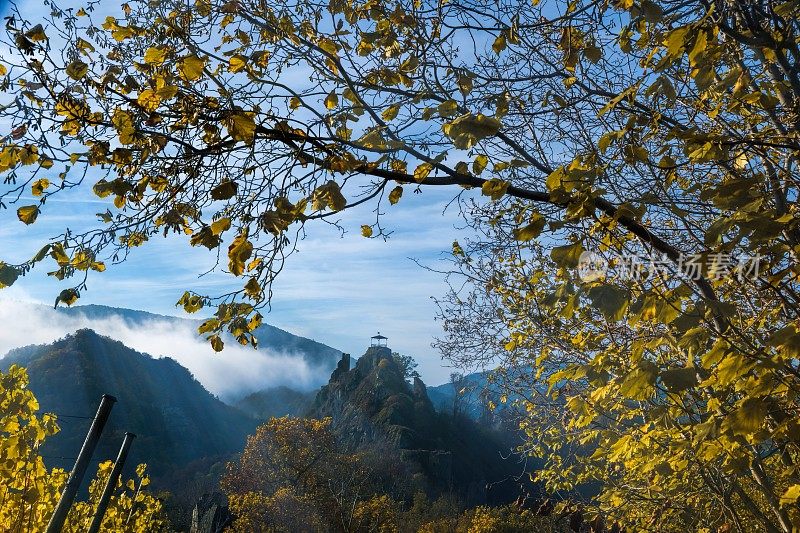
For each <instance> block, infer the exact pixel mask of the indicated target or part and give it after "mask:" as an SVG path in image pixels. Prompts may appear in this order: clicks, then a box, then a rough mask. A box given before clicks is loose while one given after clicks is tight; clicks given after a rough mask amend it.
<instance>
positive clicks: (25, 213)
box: [17, 205, 39, 225]
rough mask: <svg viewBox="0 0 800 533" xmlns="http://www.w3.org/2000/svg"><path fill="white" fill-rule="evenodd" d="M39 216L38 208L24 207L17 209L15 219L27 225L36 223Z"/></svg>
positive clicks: (34, 206)
mask: <svg viewBox="0 0 800 533" xmlns="http://www.w3.org/2000/svg"><path fill="white" fill-rule="evenodd" d="M38 216H39V207H38V206H36V205H26V206H23V207H20V208H19V209H17V217H18V218H19V219H20V220H21V221H22V222H24V223H25V224H27V225H30V224H33V223H34V222H36V217H38Z"/></svg>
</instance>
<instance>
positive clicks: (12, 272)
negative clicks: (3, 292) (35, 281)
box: [0, 262, 19, 289]
mask: <svg viewBox="0 0 800 533" xmlns="http://www.w3.org/2000/svg"><path fill="white" fill-rule="evenodd" d="M18 277H19V271H18V270H17V269H16V268H14V267H12V266H10V265H7V264H5V263H3V262H0V289H4V288H6V287H10V286H11V285H13V284H14V282H15V281H17V278H18Z"/></svg>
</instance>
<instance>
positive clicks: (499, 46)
mask: <svg viewBox="0 0 800 533" xmlns="http://www.w3.org/2000/svg"><path fill="white" fill-rule="evenodd" d="M506 46H507V43H506V35H505V33H501V34H500V35H498V36H497V38H496V39H495V40H494V42H493V43H492V50H494V53H495V54H497V55H500V52H502V51H503V50H505V49H506Z"/></svg>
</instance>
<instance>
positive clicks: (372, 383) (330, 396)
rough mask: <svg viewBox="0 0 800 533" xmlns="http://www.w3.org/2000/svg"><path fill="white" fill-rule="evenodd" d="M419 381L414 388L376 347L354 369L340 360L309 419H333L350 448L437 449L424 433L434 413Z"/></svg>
mask: <svg viewBox="0 0 800 533" xmlns="http://www.w3.org/2000/svg"><path fill="white" fill-rule="evenodd" d="M425 390H426V389H425V384H424V383H422V381H421V380H420V379H419V378H415V380H414V385H413V387H412V385H410V384H409V383H408V382H407V381H406V378H405V376H404V375H403V369H402V367H401V365H400V364H399V363H398V362H397V361H396V360H395V359H394V357H393V356H392V351H391V350H390V349H389V348H387V347H385V346H372V347H370V348H369V349H368V350H367V352H366V353H365V354H364V355H363V356H362V357H361V358H359V359H358V361H357V362H356V364H355V366H354V367H353V368H352V369H351V368H350V357H349V355H347V354H344V355H343V356H342V360H341V361H340V362H339V365H338V366H337V368H336V370H334V371H333V374H332V375H331V379H330V381H329V382H328V384H327V385H326V386H324V387H322V389H321V390H320V391H319V393H318V394H317V398H316V401H315V403H314V408H313V410H312V413H311V415H312V416H315V417H331V418H332V419H333V426H334V428H335V429H336V431H337V433H338V434H339V435H340V437H341V438H342V441H343V442H344V443H345V444H346V445H347V446H348V448H351V449H356V448H358V447H359V446H360V445H363V444H368V443H371V442H374V441H376V440H387V441H388V442H389V443H390V444H392V445H393V446H395V447H397V448H399V449H401V450H402V449H436V448H437V443H436V442H432V441H431V440H430V439H429V438H428V437H429V435H427V434H426V432H425V431H424V430H427V429H428V428H429V427H430V425H431V423H432V421H433V420H434V418H435V416H436V413H435V410H434V409H433V405H432V404H431V401H430V399H429V398H428V396H427V393H426V392H425Z"/></svg>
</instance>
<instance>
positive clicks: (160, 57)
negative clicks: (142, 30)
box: [144, 46, 167, 67]
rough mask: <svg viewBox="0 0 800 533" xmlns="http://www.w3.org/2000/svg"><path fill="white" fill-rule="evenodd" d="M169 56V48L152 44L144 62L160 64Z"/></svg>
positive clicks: (154, 64) (145, 54)
mask: <svg viewBox="0 0 800 533" xmlns="http://www.w3.org/2000/svg"><path fill="white" fill-rule="evenodd" d="M166 58H167V49H166V48H159V47H156V46H151V47H150V48H148V49H147V51H146V52H145V53H144V62H145V63H147V64H148V65H153V66H156V67H157V66H159V65H161V64H163V63H164V60H165V59H166Z"/></svg>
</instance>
